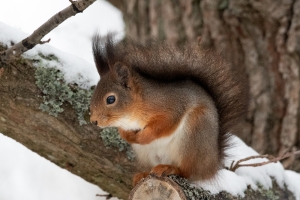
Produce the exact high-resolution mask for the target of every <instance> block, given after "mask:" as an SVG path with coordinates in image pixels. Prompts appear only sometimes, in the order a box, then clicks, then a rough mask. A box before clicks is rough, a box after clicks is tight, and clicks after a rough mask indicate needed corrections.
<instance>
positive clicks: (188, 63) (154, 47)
mask: <svg viewBox="0 0 300 200" xmlns="http://www.w3.org/2000/svg"><path fill="white" fill-rule="evenodd" d="M101 40H102V39H101V38H100V37H99V36H98V35H95V36H94V38H93V53H94V59H95V63H96V66H97V70H98V72H99V74H100V76H101V80H100V82H99V85H101V87H102V88H103V87H104V85H107V82H114V81H113V80H116V78H115V77H118V78H117V79H118V81H117V82H118V84H121V85H122V87H123V88H125V89H124V90H127V89H128V91H130V92H131V93H132V95H131V96H130V97H128V95H127V97H126V98H125V96H126V95H125V94H124V95H123V96H124V98H123V100H122V101H124V102H122V103H123V104H124V105H123V107H126V108H129V107H130V109H131V106H134V105H127V104H130V102H131V101H132V99H135V98H136V97H135V94H136V93H140V91H139V90H142V89H143V87H144V86H145V84H144V82H147V80H149V81H150V82H149V81H148V82H149V83H150V84H148V85H147V87H151V86H150V85H151V82H157V83H161V84H164V83H165V84H166V85H168V86H167V87H169V88H170V89H167V90H172V87H175V85H176V84H172V83H177V84H178V83H179V84H181V83H182V84H186V85H187V86H189V87H190V88H196V89H195V90H192V89H191V91H190V92H191V95H192V93H193V91H200V93H201V95H202V97H201V95H200V96H198V97H195V98H197V99H200V100H201V101H202V100H203V101H212V103H205V104H204V105H205V106H206V107H207V108H209V110H210V111H209V112H210V113H212V114H213V115H215V117H216V118H217V126H218V127H217V130H216V131H217V132H218V136H217V139H216V140H217V146H218V147H217V148H216V149H217V150H216V151H217V152H216V153H217V156H216V157H217V160H218V163H219V164H218V166H217V168H220V165H221V163H222V162H223V159H224V157H225V156H226V155H225V153H224V151H225V148H226V147H227V146H228V145H229V144H228V138H229V136H230V134H229V133H228V132H229V131H231V129H232V127H233V125H235V123H236V122H237V120H239V119H241V118H242V117H243V115H244V114H245V113H246V111H247V103H248V102H247V100H248V95H247V88H246V80H245V76H244V75H242V74H243V73H242V71H241V69H237V68H234V67H233V66H232V65H230V64H229V63H228V62H226V61H225V59H223V58H222V56H221V55H220V54H218V53H216V52H214V51H213V50H202V49H201V48H200V47H199V46H198V45H190V46H185V47H183V48H178V47H175V46H172V45H167V44H160V43H155V42H150V43H148V44H146V45H141V44H137V43H135V42H133V41H132V40H130V39H127V40H126V41H125V42H120V43H114V42H113V40H112V36H108V37H107V40H106V43H105V46H103V42H102V41H101ZM124 66H126V67H124ZM110 71H114V72H113V73H109V72H110ZM107 74H109V75H107ZM129 76H131V77H133V78H131V79H130V81H128V80H127V79H128V77H129ZM102 79H103V80H102ZM109 80H111V81H109ZM101 81H103V83H102V84H101ZM140 83H143V84H140ZM139 84H140V85H141V86H140V87H135V86H134V85H139ZM153 85H155V84H153ZM107 87H110V86H107ZM112 87H114V88H116V90H120V93H122V94H123V92H124V91H121V90H122V89H118V86H115V85H114V86H112ZM152 87H154V88H156V90H157V91H160V93H162V91H163V89H159V86H152ZM176 87H177V86H176ZM197 87H199V88H200V87H201V88H203V92H201V91H202V89H199V90H197ZM144 88H145V87H144ZM98 90H99V91H98ZM103 90H106V89H103ZM103 90H101V88H98V86H97V88H96V91H95V94H94V96H93V98H92V102H91V111H92V117H91V121H98V120H99V115H100V114H97V116H96V114H94V115H93V110H94V113H95V112H96V111H95V110H97V109H100V108H99V106H97V105H98V103H97V102H99V101H100V99H99V98H100V96H101V98H102V96H105V94H106V92H107V91H103ZM175 92H176V91H175ZM166 93H167V94H166V95H168V92H166ZM177 93H178V92H177ZM157 94H159V93H157ZM185 95H188V93H187V94H185ZM203 96H208V97H207V98H206V97H205V98H204V97H203ZM110 97H111V96H109V95H108V96H105V98H104V100H101V101H109V98H110ZM112 98H113V97H112ZM139 98H144V99H145V98H146V97H145V95H144V96H143V97H139ZM147 98H149V97H147ZM147 98H146V99H147ZM177 98H178V96H177ZM148 100H149V99H148ZM153 100H154V98H153ZM114 101H116V99H114V100H113V102H114ZM174 101H176V100H174ZM136 102H142V100H140V101H136ZM177 102H180V104H179V103H178V104H174V106H177V107H180V105H181V104H183V102H184V101H179V100H177ZM106 103H107V102H106ZM170 103H172V102H170ZM138 104H139V103H136V105H135V106H136V107H138V108H140V110H142V109H144V110H145V109H146V108H145V106H144V105H141V106H139V105H138ZM141 104H142V103H141ZM156 104H159V103H156ZM156 104H155V105H156ZM211 104H213V106H214V107H215V108H216V114H214V111H213V110H214V108H212V107H213V106H211ZM152 105H154V104H152ZM108 106H109V105H108ZM143 106H144V107H143ZM198 108H199V107H198ZM198 108H197V109H198ZM132 109H133V108H132ZM146 110H147V112H149V113H151V112H152V111H151V108H147V109H146ZM101 112H102V113H104V112H106V111H101ZM137 112H138V111H135V113H137ZM165 112H168V111H167V110H166V111H165ZM170 112H171V111H170ZM179 112H181V111H177V112H176V113H179ZM182 112H187V109H186V108H182ZM201 112H203V111H202V110H201V111H199V112H198V111H197V112H196V113H198V114H199V113H201ZM170 114H171V113H170ZM101 115H104V114H101ZM108 115H111V113H110V114H108ZM122 115H126V113H125V111H124V113H122ZM114 117H115V118H117V117H116V115H114ZM118 117H121V114H120V115H119V116H118ZM139 117H140V118H143V116H139ZM180 119H181V118H180ZM210 119H211V118H209V120H210ZM212 120H214V119H212ZM120 123H121V122H120ZM122 123H124V122H122ZM126 123H131V127H133V129H136V132H133V133H130V134H132V136H131V138H133V137H135V136H136V135H137V134H138V132H139V130H140V129H144V128H145V127H147V126H148V125H147V124H143V125H140V124H141V123H139V122H132V120H129V119H128V120H127V121H126ZM176 123H178V124H179V123H180V121H178V122H176ZM214 124H215V122H212V123H211V124H209V125H211V126H214ZM120 126H122V124H120ZM164 126H167V125H165V124H164ZM134 127H136V128H134ZM204 127H207V126H204ZM212 129H213V130H214V128H212ZM191 130H192V129H191ZM120 133H121V136H122V135H123V138H124V137H125V139H126V140H127V141H129V142H131V138H130V137H127V136H124V135H126V134H127V135H130V134H129V132H128V131H127V132H126V130H125V131H120ZM205 137H210V135H207V136H206V135H205ZM132 141H133V140H132ZM132 143H134V142H132ZM185 145H188V144H185ZM199 145H201V144H199ZM179 168H180V167H179ZM169 171H170V170H169ZM175 171H176V170H175ZM179 171H180V170H179ZM173 172H174V170H173ZM174 173H175V172H174ZM214 173H215V172H214ZM179 174H180V173H179Z"/></svg>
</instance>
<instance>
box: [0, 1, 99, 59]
mask: <svg viewBox="0 0 300 200" xmlns="http://www.w3.org/2000/svg"><path fill="white" fill-rule="evenodd" d="M69 1H70V2H71V3H72V5H70V6H68V7H66V8H65V9H63V10H62V11H60V12H58V13H56V14H55V15H54V16H52V17H51V18H50V19H49V20H48V21H47V22H45V23H44V24H43V25H41V26H40V27H39V28H38V29H36V30H35V31H34V32H33V33H32V34H31V35H30V36H28V37H27V38H25V39H24V40H22V41H20V42H19V43H17V44H15V45H14V46H12V47H10V48H8V49H7V50H6V51H2V52H0V62H6V61H8V60H9V59H10V57H11V56H20V55H21V54H22V53H24V52H26V51H28V50H30V49H32V48H33V47H34V46H35V45H37V44H44V43H46V42H49V41H50V39H49V40H47V41H41V39H42V38H43V37H44V36H45V35H47V34H48V33H49V32H50V31H52V30H53V29H55V28H56V27H57V26H58V25H59V24H61V23H62V22H64V21H65V20H66V19H68V18H69V17H71V16H75V15H76V14H77V13H81V12H83V11H84V10H85V9H86V8H87V7H89V6H90V5H91V4H92V3H94V2H95V1H96V0H81V1H72V0H69Z"/></svg>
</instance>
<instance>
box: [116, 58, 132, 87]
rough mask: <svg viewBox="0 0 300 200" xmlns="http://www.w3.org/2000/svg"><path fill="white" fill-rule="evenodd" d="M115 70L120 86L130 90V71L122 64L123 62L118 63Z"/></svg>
mask: <svg viewBox="0 0 300 200" xmlns="http://www.w3.org/2000/svg"><path fill="white" fill-rule="evenodd" d="M114 69H115V72H116V77H117V80H118V81H119V82H120V84H121V85H122V86H123V87H125V88H128V83H129V78H130V71H129V68H128V67H127V66H125V65H124V64H122V63H121V62H117V63H115V64H114Z"/></svg>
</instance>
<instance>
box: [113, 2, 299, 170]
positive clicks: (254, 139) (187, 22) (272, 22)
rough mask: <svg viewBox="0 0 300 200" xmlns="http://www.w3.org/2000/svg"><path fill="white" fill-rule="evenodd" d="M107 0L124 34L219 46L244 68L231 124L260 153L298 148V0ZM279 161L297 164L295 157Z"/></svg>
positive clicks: (142, 39)
mask: <svg viewBox="0 0 300 200" xmlns="http://www.w3.org/2000/svg"><path fill="white" fill-rule="evenodd" d="M111 2H112V3H113V4H114V5H115V6H117V7H118V8H119V9H120V10H121V11H122V12H123V16H124V21H125V24H126V35H128V36H130V37H132V38H133V39H134V40H137V41H140V42H147V41H148V40H149V39H151V38H155V39H158V40H165V41H167V42H170V43H176V44H178V45H181V44H183V43H185V42H196V39H197V37H198V36H201V42H202V44H203V46H210V47H213V48H216V49H217V50H219V51H221V52H223V54H224V55H225V56H226V58H228V59H229V60H232V62H233V64H234V65H237V66H240V67H242V68H244V69H245V71H246V73H247V75H248V80H249V89H250V103H249V104H250V105H249V114H248V116H247V119H246V122H245V123H243V124H241V128H240V129H239V131H235V134H237V135H238V136H239V137H241V138H242V139H243V140H244V141H245V142H246V143H247V144H248V145H250V146H252V147H253V148H254V149H255V150H256V151H258V152H259V153H261V154H266V153H268V154H273V155H278V154H283V153H284V152H287V151H293V150H296V149H299V148H300V133H299V129H300V126H299V110H300V108H299V103H300V101H299V88H300V82H299V79H300V78H299V66H300V0H279V1H273V0H267V1H255V0H244V1H240V0H220V1H211V0H175V1H174V0H164V1H162V0H151V1H150V0H146V1H144V0H128V1H126V3H125V1H114V0H111ZM283 164H284V166H285V167H286V168H289V169H293V170H296V171H298V172H300V158H299V157H298V158H295V157H291V158H289V159H287V160H285V161H283Z"/></svg>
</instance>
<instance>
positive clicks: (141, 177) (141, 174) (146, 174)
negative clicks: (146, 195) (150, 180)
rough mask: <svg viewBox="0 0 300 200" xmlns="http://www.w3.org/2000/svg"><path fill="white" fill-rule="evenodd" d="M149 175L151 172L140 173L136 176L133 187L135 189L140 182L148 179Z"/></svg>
mask: <svg viewBox="0 0 300 200" xmlns="http://www.w3.org/2000/svg"><path fill="white" fill-rule="evenodd" d="M148 175H149V172H140V173H137V174H135V175H134V177H133V181H132V185H133V187H135V186H136V185H137V184H138V182H140V181H141V180H142V179H143V178H145V177H147V176H148Z"/></svg>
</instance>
